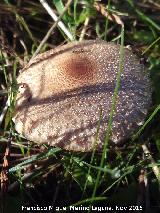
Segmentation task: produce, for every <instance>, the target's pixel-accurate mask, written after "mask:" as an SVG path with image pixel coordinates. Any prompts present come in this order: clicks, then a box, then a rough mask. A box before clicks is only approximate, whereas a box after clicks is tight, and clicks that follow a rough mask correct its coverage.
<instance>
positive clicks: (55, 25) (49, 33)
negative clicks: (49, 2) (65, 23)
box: [31, 0, 73, 59]
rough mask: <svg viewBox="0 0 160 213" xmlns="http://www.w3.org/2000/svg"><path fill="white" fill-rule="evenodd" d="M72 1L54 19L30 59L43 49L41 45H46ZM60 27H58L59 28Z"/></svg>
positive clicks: (69, 0)
mask: <svg viewBox="0 0 160 213" xmlns="http://www.w3.org/2000/svg"><path fill="white" fill-rule="evenodd" d="M71 3H72V0H68V2H67V4H66V6H65V9H64V11H63V13H62V14H61V15H60V16H59V17H58V18H57V19H56V21H55V23H54V24H53V25H52V27H51V28H50V29H49V30H48V32H47V34H46V35H45V37H44V38H43V40H42V41H41V43H40V45H39V46H38V48H37V50H36V51H35V53H34V54H33V56H32V58H31V59H33V58H34V57H35V56H36V55H37V54H38V53H39V52H40V50H41V48H42V47H43V45H44V44H45V43H46V41H47V40H48V38H49V36H50V35H51V34H52V32H53V30H54V29H55V28H56V27H57V25H59V23H60V20H61V18H62V17H63V16H64V14H65V13H66V11H67V10H68V8H69V6H70V5H71ZM59 27H60V26H59ZM62 30H63V29H62ZM70 38H71V40H73V37H72V35H70Z"/></svg>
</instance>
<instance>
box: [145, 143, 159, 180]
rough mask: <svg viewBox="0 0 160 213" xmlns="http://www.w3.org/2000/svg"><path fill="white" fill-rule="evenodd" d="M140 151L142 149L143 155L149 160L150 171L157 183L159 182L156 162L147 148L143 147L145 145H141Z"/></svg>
mask: <svg viewBox="0 0 160 213" xmlns="http://www.w3.org/2000/svg"><path fill="white" fill-rule="evenodd" d="M142 149H143V152H144V154H145V155H146V156H147V157H148V159H149V160H150V162H151V166H152V170H153V173H154V174H155V176H156V178H157V179H158V181H159V182H160V171H159V168H158V166H157V165H156V162H155V160H154V159H153V157H152V155H151V153H150V151H149V149H148V147H147V146H146V145H145V144H142Z"/></svg>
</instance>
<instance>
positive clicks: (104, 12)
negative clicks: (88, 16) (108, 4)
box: [94, 2, 124, 26]
mask: <svg viewBox="0 0 160 213" xmlns="http://www.w3.org/2000/svg"><path fill="white" fill-rule="evenodd" d="M94 7H95V8H96V10H97V11H99V12H100V13H101V14H102V15H103V16H105V17H106V18H108V19H109V20H110V21H113V22H115V23H117V24H119V25H121V26H123V25H124V23H123V22H122V20H121V19H120V17H119V16H118V15H116V14H113V13H111V12H110V11H107V9H106V8H105V7H104V6H103V5H102V4H99V3H97V2H95V3H94Z"/></svg>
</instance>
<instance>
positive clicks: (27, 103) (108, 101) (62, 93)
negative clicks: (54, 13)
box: [14, 40, 151, 151]
mask: <svg viewBox="0 0 160 213" xmlns="http://www.w3.org/2000/svg"><path fill="white" fill-rule="evenodd" d="M124 51H125V52H124V69H123V72H122V74H121V83H120V89H119V92H118V100H117V104H116V110H115V114H114V118H113V123H112V135H111V137H110V140H111V141H112V142H113V143H114V144H119V143H120V142H121V141H123V140H124V139H126V138H128V137H129V136H130V135H131V134H132V133H134V132H135V131H137V129H138V127H139V125H140V124H141V123H142V122H143V121H144V119H145V116H146V113H147V109H148V108H149V106H150V104H151V85H150V82H149V78H148V76H146V74H145V71H144V68H143V65H142V64H140V63H139V60H138V59H137V58H136V56H135V55H134V54H133V53H132V51H131V50H129V49H127V48H125V49H124ZM119 60H120V46H119V45H116V44H114V43H107V42H105V41H97V40H89V41H83V42H73V43H69V44H67V45H64V46H61V47H57V48H55V49H53V50H50V51H47V52H45V53H43V54H40V55H38V56H37V57H36V58H35V59H33V60H32V61H31V62H30V63H29V64H28V65H27V66H26V67H25V68H24V69H23V70H22V71H21V73H20V75H19V76H18V78H17V82H18V85H19V93H18V94H17V98H16V109H15V116H14V122H15V127H16V130H17V132H19V133H20V134H22V135H23V136H24V137H25V138H27V139H28V140H31V141H34V142H37V143H47V144H50V145H53V146H57V147H62V148H64V149H67V150H74V151H90V150H92V149H93V147H94V144H95V138H96V135H97V128H98V124H99V123H100V128H99V131H98V140H97V143H98V149H101V148H102V146H103V143H104V137H105V132H106V129H107V125H108V118H109V114H110V110H111V105H112V98H113V93H114V89H115V85H116V77H117V72H118V70H119V63H120V62H119ZM101 111H102V116H101V118H100V112H101Z"/></svg>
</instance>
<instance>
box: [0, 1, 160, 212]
mask: <svg viewBox="0 0 160 213" xmlns="http://www.w3.org/2000/svg"><path fill="white" fill-rule="evenodd" d="M103 2H106V1H102V3H103ZM69 3H70V2H69ZM48 4H49V5H50V6H51V7H52V8H53V9H54V12H55V13H56V14H62V13H63V11H64V10H65V13H64V14H62V15H61V17H60V19H61V21H62V22H63V24H64V26H65V28H66V29H67V31H69V32H70V33H71V35H72V36H73V38H74V39H75V40H79V39H82V38H83V39H96V38H100V39H103V40H107V41H108V42H109V41H114V42H117V43H121V54H120V55H121V63H120V68H119V72H118V76H117V84H116V87H115V92H114V97H113V102H112V108H111V113H110V118H109V121H108V126H109V128H108V129H107V130H106V139H105V146H104V150H103V153H102V154H100V153H97V152H96V151H95V150H94V151H93V152H92V153H75V152H67V151H65V150H62V149H59V148H53V147H52V148H51V147H48V146H38V145H37V144H35V143H33V142H28V141H26V140H25V139H24V138H22V137H20V136H19V135H18V134H17V133H16V131H15V129H14V123H13V121H12V116H13V113H14V104H15V95H16V75H17V74H18V70H19V69H20V68H21V67H22V66H23V63H24V64H25V63H27V61H29V59H30V58H32V57H33V55H34V54H35V53H36V54H37V53H39V52H44V51H46V50H48V49H50V48H53V47H55V46H58V45H59V44H62V43H64V42H66V41H69V40H70V39H69V38H68V37H67V36H66V33H65V30H63V29H62V28H60V26H58V22H57V23H54V22H53V20H52V18H51V17H50V16H49V15H48V12H47V11H46V10H45V9H44V7H43V5H42V4H41V3H40V2H39V1H25V0H24V1H17V2H16V3H13V2H12V1H7V0H3V1H1V3H0V8H1V10H0V18H1V19H0V22H1V23H0V26H1V32H0V33H1V35H0V38H1V51H0V125H1V126H0V154H1V171H2V172H1V175H2V174H3V175H4V177H5V178H6V179H5V181H4V182H2V176H1V200H0V202H1V205H0V206H1V211H2V212H7V213H8V212H20V209H21V208H22V205H23V206H37V205H39V206H49V205H53V209H55V208H56V207H64V208H66V209H70V206H71V205H72V206H73V205H74V206H76V207H78V206H79V207H82V206H83V207H84V206H90V207H91V206H95V207H96V206H97V207H98V206H99V207H106V206H112V207H113V208H114V207H115V205H117V206H130V205H133V206H138V207H137V208H140V206H142V207H143V210H144V211H147V210H149V209H150V210H152V211H153V212H156V211H157V212H158V208H160V204H159V203H160V200H159V197H160V177H159V166H160V132H159V127H160V116H159V109H160V92H159V91H160V85H159V79H160V61H159V58H160V45H159V42H160V22H159V20H158V17H159V16H158V15H159V12H160V4H159V2H158V1H152V0H148V1H146V2H145V3H144V2H143V1H132V0H125V1H124V3H123V4H121V3H120V1H116V0H112V1H108V3H107V4H106V3H105V4H104V5H101V4H100V3H99V2H96V1H93V0H88V1H87V0H83V1H81V0H73V1H72V2H71V4H68V6H67V9H66V8H65V5H64V1H62V0H53V1H48ZM97 4H98V6H97ZM97 8H99V9H97ZM106 8H108V10H107V9H106ZM106 11H107V13H106ZM153 14H154V15H153ZM86 19H87V21H86ZM122 24H124V26H123V25H122ZM124 27H125V28H124ZM49 29H51V30H49ZM42 41H43V42H42ZM128 44H129V45H132V48H133V51H134V52H136V53H137V54H138V55H139V56H140V57H145V58H146V59H147V67H148V69H147V71H148V72H149V75H150V78H151V81H152V84H153V105H152V108H151V110H150V111H149V113H148V117H147V118H146V121H145V123H144V125H143V126H142V127H140V129H139V131H138V132H137V133H135V135H133V136H132V137H131V139H130V141H129V142H128V143H127V144H126V145H124V146H123V147H121V148H119V149H115V150H111V149H110V147H109V145H108V142H109V136H110V133H111V130H112V118H113V115H114V109H115V106H116V99H117V94H118V90H119V85H120V74H121V72H123V45H128ZM38 47H40V48H38ZM37 50H38V51H37ZM7 100H8V101H7ZM6 103H7V104H6ZM97 134H98V130H97ZM97 137H98V135H97ZM7 150H9V153H8V152H7ZM4 156H5V157H4ZM7 162H8V163H9V167H7V164H6V165H5V166H4V165H2V164H4V163H7ZM7 189H8V192H7ZM64 210H65V209H64ZM86 211H88V210H86ZM52 212H54V210H52Z"/></svg>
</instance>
